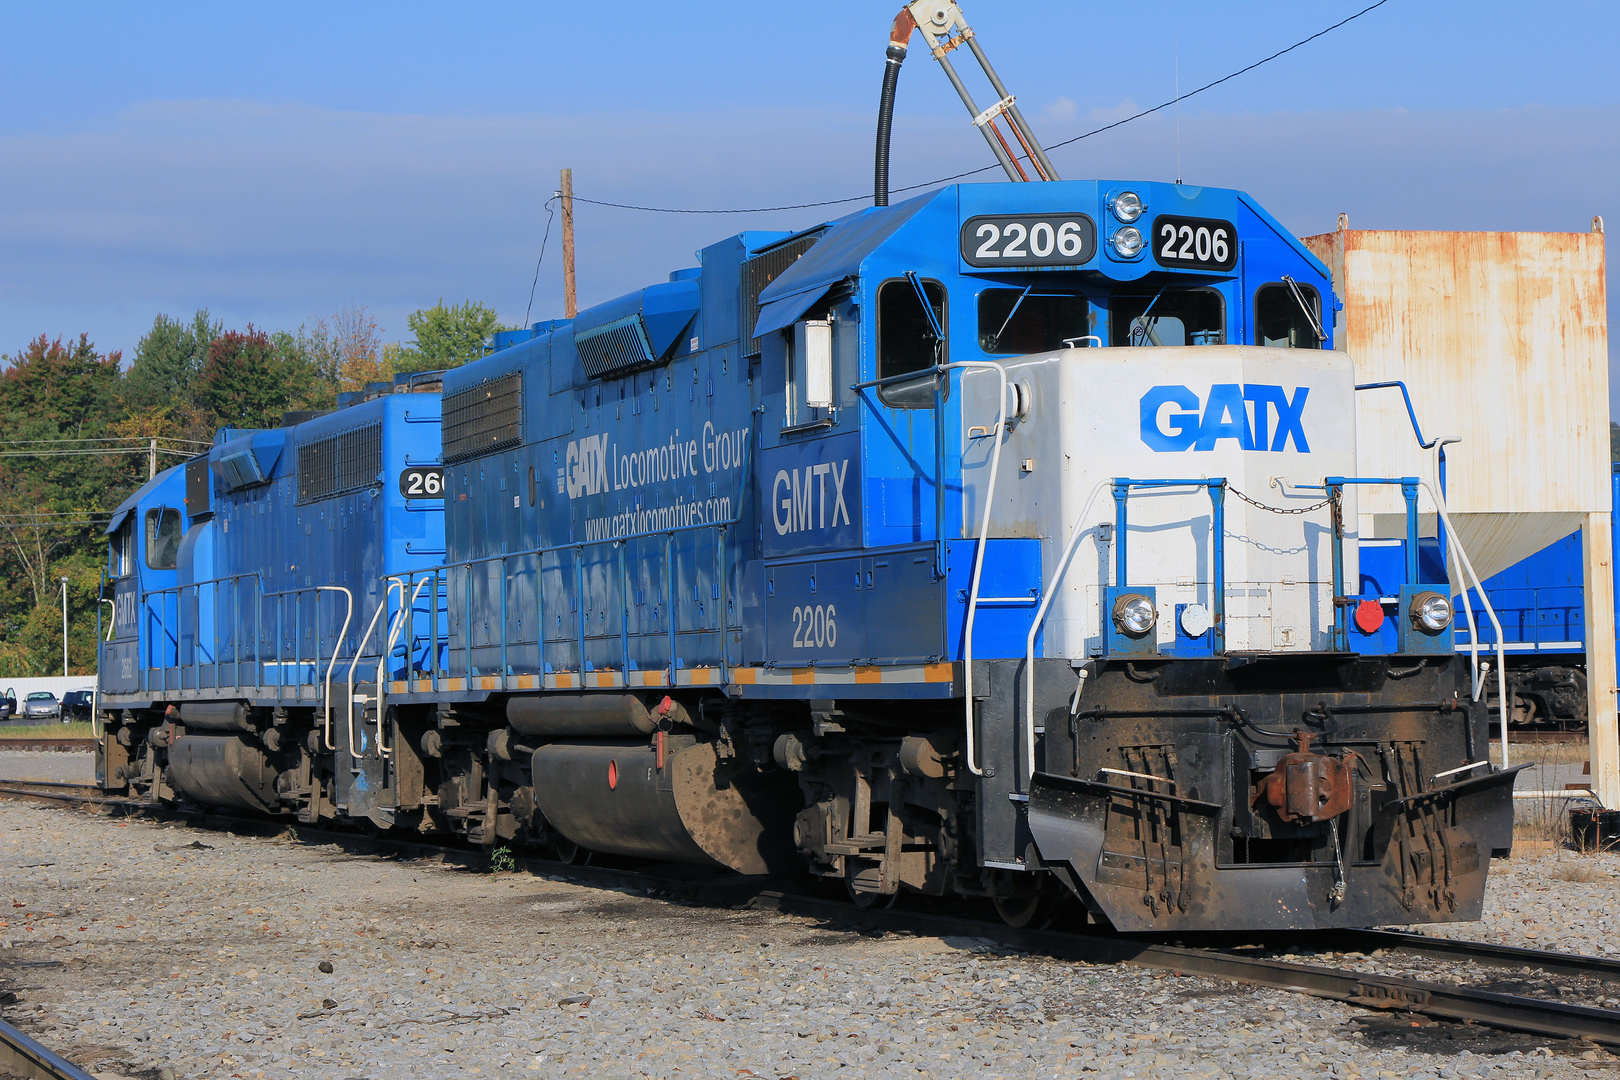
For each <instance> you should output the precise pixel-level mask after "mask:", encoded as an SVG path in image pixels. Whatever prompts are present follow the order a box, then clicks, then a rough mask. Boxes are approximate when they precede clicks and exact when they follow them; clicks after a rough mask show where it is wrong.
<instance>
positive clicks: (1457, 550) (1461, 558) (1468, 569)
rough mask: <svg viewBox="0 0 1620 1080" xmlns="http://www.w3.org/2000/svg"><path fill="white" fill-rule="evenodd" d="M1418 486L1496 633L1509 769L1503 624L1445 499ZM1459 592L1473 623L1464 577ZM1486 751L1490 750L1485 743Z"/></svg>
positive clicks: (1499, 698)
mask: <svg viewBox="0 0 1620 1080" xmlns="http://www.w3.org/2000/svg"><path fill="white" fill-rule="evenodd" d="M1418 483H1420V484H1421V485H1422V486H1423V489H1424V490H1425V491H1427V492H1428V493H1429V498H1431V499H1433V500H1434V508H1435V511H1436V513H1437V514H1438V515H1439V518H1440V523H1441V524H1442V525H1444V526H1445V531H1446V535H1447V536H1449V537H1450V539H1451V543H1450V545H1449V547H1450V549H1451V553H1452V554H1453V555H1455V556H1456V557H1457V563H1458V565H1460V566H1461V567H1462V569H1463V571H1464V572H1465V573H1467V575H1468V577H1470V578H1473V579H1474V588H1475V589H1477V590H1478V591H1479V606H1480V607H1481V608H1483V609H1484V611H1485V615H1486V616H1487V617H1488V618H1489V619H1490V620H1491V626H1492V627H1493V628H1494V629H1495V630H1496V707H1497V716H1498V720H1497V723H1498V725H1499V727H1500V728H1501V733H1502V768H1504V769H1506V768H1507V767H1508V719H1507V703H1508V697H1507V674H1506V670H1505V669H1506V668H1507V650H1506V648H1505V647H1504V645H1503V643H1502V637H1503V634H1502V623H1501V621H1500V620H1499V619H1497V617H1496V611H1495V609H1493V608H1492V607H1491V598H1490V597H1489V596H1487V595H1486V594H1485V584H1484V583H1483V582H1482V581H1480V579H1479V575H1478V574H1477V573H1475V572H1474V564H1473V563H1472V562H1470V561H1469V559H1468V552H1466V551H1464V550H1463V546H1462V541H1461V540H1460V539H1458V537H1457V530H1456V529H1455V528H1453V527H1452V524H1451V515H1450V514H1448V513H1447V512H1446V500H1445V498H1444V497H1443V496H1441V495H1440V494H1439V493H1438V492H1436V491H1435V490H1434V488H1433V487H1431V486H1429V482H1428V481H1427V480H1419V481H1418ZM1459 591H1460V592H1461V593H1462V598H1463V607H1464V608H1465V609H1467V610H1469V611H1470V615H1469V622H1470V623H1472V621H1473V615H1472V608H1471V605H1470V604H1469V602H1468V581H1467V579H1466V578H1465V579H1464V580H1463V582H1462V588H1461V589H1460V590H1459ZM1469 636H1470V637H1472V638H1473V639H1474V640H1475V641H1476V642H1477V641H1478V640H1479V635H1478V634H1470V635H1469ZM1478 649H1479V646H1478V645H1477V644H1476V645H1475V646H1474V652H1475V656H1476V659H1475V662H1474V664H1475V671H1478V670H1479V666H1478V660H1477V655H1478ZM1486 749H1489V744H1488V743H1487V746H1486Z"/></svg>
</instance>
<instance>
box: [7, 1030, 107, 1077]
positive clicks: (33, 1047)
mask: <svg viewBox="0 0 1620 1080" xmlns="http://www.w3.org/2000/svg"><path fill="white" fill-rule="evenodd" d="M0 1075H5V1076H15V1077H17V1078H18V1080H95V1078H94V1077H92V1076H91V1075H90V1074H89V1073H87V1072H85V1071H84V1070H83V1069H81V1068H79V1067H78V1066H77V1065H75V1064H73V1062H71V1061H69V1060H68V1059H67V1058H65V1057H63V1056H62V1055H61V1054H58V1053H56V1052H55V1051H53V1050H50V1049H49V1048H47V1047H45V1046H42V1045H40V1044H39V1043H37V1042H35V1041H34V1040H33V1039H31V1038H29V1037H28V1036H27V1035H24V1034H23V1033H22V1032H21V1031H18V1030H17V1029H16V1028H14V1027H12V1026H11V1025H10V1024H8V1023H6V1022H5V1021H4V1020H0Z"/></svg>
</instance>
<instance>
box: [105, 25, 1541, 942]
mask: <svg viewBox="0 0 1620 1080" xmlns="http://www.w3.org/2000/svg"><path fill="white" fill-rule="evenodd" d="M919 10H921V9H920V8H919ZM908 11H910V9H908ZM922 16H923V17H926V19H932V20H934V22H933V23H930V24H929V25H934V24H936V23H937V24H938V25H939V26H944V25H945V23H951V20H953V19H954V20H958V21H959V20H960V13H959V12H957V11H956V9H955V7H954V5H939V6H937V8H931V9H929V10H928V11H923V12H922ZM941 20H943V21H941ZM952 25H953V26H954V25H956V24H955V23H952ZM962 25H963V26H965V24H962ZM918 26H919V23H918V22H917V21H915V13H912V14H909V15H908V14H904V13H903V16H902V18H901V19H898V20H897V21H896V31H895V32H896V37H895V38H894V39H893V42H892V43H891V47H890V53H889V60H890V65H891V71H890V76H889V78H888V79H887V80H886V82H885V96H884V110H885V112H884V118H883V120H882V121H881V122H880V138H879V169H878V182H877V184H876V198H875V200H874V201H875V203H876V204H877V205H874V206H873V207H871V208H868V209H865V210H861V211H859V212H857V213H853V214H850V215H848V216H846V217H843V218H840V219H838V220H835V221H827V222H822V223H818V224H814V225H812V226H811V227H809V228H806V229H803V230H801V231H798V232H793V233H765V232H744V233H739V234H737V235H734V236H731V237H728V238H725V239H722V240H720V241H718V242H716V243H713V244H711V245H709V246H708V247H705V248H703V249H702V250H701V251H700V252H699V253H698V258H699V265H698V266H697V267H693V268H689V269H680V270H676V271H675V272H673V273H671V274H669V275H668V277H667V280H663V281H658V282H657V283H655V284H651V285H648V286H647V287H645V288H642V289H639V290H636V291H635V292H632V293H629V294H627V295H625V296H621V297H618V298H616V299H613V300H610V301H608V302H606V303H602V304H598V305H595V306H593V307H590V308H587V309H586V310H584V311H581V312H579V313H578V314H577V315H576V316H575V317H573V318H571V319H563V320H551V321H545V322H540V323H536V324H534V325H533V326H532V327H529V328H527V329H526V330H523V331H515V332H503V333H501V334H499V335H497V336H496V339H495V342H494V348H493V350H492V351H491V352H490V353H489V354H488V355H486V356H485V357H483V358H482V359H479V360H477V361H475V362H473V363H470V364H467V365H466V366H464V367H460V368H457V369H454V370H452V371H449V372H446V373H444V375H443V387H442V391H443V393H442V398H439V397H434V396H431V395H425V394H409V393H403V394H393V395H387V396H383V397H380V398H378V399H376V400H374V401H369V402H366V403H364V404H360V405H353V406H350V407H348V408H345V409H340V410H338V411H337V412H335V413H333V414H331V415H328V416H324V417H320V418H317V419H313V420H309V421H307V422H305V423H301V424H298V425H296V426H294V427H291V428H288V429H285V430H282V431H276V432H254V433H235V432H227V433H222V435H221V437H220V440H219V442H218V444H217V445H216V446H215V448H214V449H213V451H211V453H210V454H209V456H208V477H209V478H211V483H212V485H213V499H214V503H215V508H214V510H213V517H212V518H211V519H209V520H207V521H199V522H198V523H197V524H193V525H192V528H193V529H196V528H208V529H211V530H213V531H212V532H209V533H200V534H198V537H197V539H196V540H195V541H192V540H191V538H190V533H188V534H187V536H186V539H184V540H182V542H181V546H182V549H183V550H189V551H192V552H194V553H195V554H194V555H193V559H194V561H195V563H196V566H195V567H193V568H191V569H190V570H188V569H186V568H184V566H182V567H181V568H179V569H177V571H176V574H177V575H178V576H177V579H176V580H175V581H173V582H169V581H167V580H166V579H161V578H152V579H150V581H148V580H146V579H141V578H138V577H137V578H133V579H125V578H120V579H119V582H118V583H117V584H116V585H115V588H114V591H115V594H116V593H117V592H118V590H120V589H122V590H123V591H124V593H125V594H127V595H128V596H129V597H130V600H128V601H126V605H130V606H131V610H132V611H133V612H135V613H136V614H135V616H133V617H134V618H136V620H137V622H138V623H139V625H140V626H151V625H154V624H153V621H152V620H153V616H152V615H151V614H150V613H152V612H157V613H158V614H157V615H156V624H155V625H156V626H157V627H158V629H157V631H156V634H155V636H154V635H153V633H152V632H151V631H141V630H139V629H137V630H135V631H134V632H133V633H134V636H133V639H132V640H133V641H134V648H135V652H133V653H130V654H129V655H131V656H133V657H135V660H134V661H133V671H132V673H131V674H130V675H129V676H128V680H126V681H127V685H123V686H122V688H121V689H119V690H117V691H112V690H111V688H110V684H109V686H108V692H107V693H106V695H105V696H104V698H103V702H104V708H106V709H107V710H108V717H107V722H106V730H105V735H104V738H103V740H102V744H103V752H104V754H105V755H106V759H107V764H108V781H107V782H108V784H109V786H122V787H125V788H129V787H133V788H134V789H135V790H136V791H138V792H140V793H142V794H146V795H148V796H150V797H154V798H160V799H190V800H193V801H198V802H205V803H207V802H214V803H226V804H230V805H238V806H252V807H256V808H258V809H262V810H265V811H267V812H271V813H284V814H297V815H299V816H301V817H303V818H304V819H305V820H319V819H326V818H336V819H344V818H348V819H354V818H360V817H364V818H367V819H369V820H370V821H371V822H374V823H377V824H380V825H384V826H396V827H406V828H411V829H414V830H417V831H421V832H433V833H439V834H453V835H457V836H461V837H464V838H466V839H468V840H470V841H473V842H475V843H481V844H486V845H489V844H495V843H501V842H506V843H518V844H534V845H539V844H549V845H551V846H552V847H553V848H554V849H555V850H556V851H557V852H558V853H559V854H562V855H563V856H565V857H569V858H573V857H576V856H578V855H580V854H581V853H585V852H598V853H605V854H609V855H617V856H628V857H638V858H650V859H657V860H665V861H678V862H687V863H694V864H699V865H703V866H708V867H711V868H729V869H731V870H735V871H738V872H741V873H749V874H758V873H767V872H787V873H811V874H815V875H819V876H822V877H825V878H830V879H837V880H841V881H842V882H843V883H844V884H845V886H846V887H847V888H848V890H849V893H850V895H851V896H852V897H853V898H855V899H856V900H857V901H859V902H862V903H870V902H874V901H879V900H885V901H886V900H887V899H892V898H893V897H894V896H896V895H898V894H899V893H900V892H901V891H902V890H909V891H915V892H921V893H926V894H932V895H941V896H979V897H987V898H989V899H991V900H992V901H993V902H994V903H995V904H996V906H997V907H998V909H999V910H1000V911H1001V912H1002V914H1003V916H1004V917H1005V918H1007V919H1008V920H1009V921H1010V922H1013V923H1015V924H1024V923H1028V922H1031V921H1034V920H1037V919H1040V918H1043V917H1044V916H1045V914H1046V913H1048V912H1049V911H1051V910H1052V908H1053V905H1054V904H1056V903H1057V902H1058V901H1059V900H1061V899H1063V898H1065V897H1068V896H1073V897H1078V898H1079V900H1080V901H1081V902H1082V904H1083V912H1080V909H1072V910H1075V911H1077V912H1080V913H1078V914H1076V915H1075V916H1074V917H1075V918H1078V919H1084V918H1086V917H1095V918H1097V919H1100V920H1106V921H1107V922H1109V923H1110V924H1112V925H1113V926H1115V927H1116V928H1118V929H1121V930H1158V931H1163V930H1180V929H1221V928H1277V927H1328V926H1360V925H1381V924H1388V923H1420V922H1434V921H1452V920H1459V919H1471V918H1477V917H1478V915H1479V912H1480V910H1481V905H1482V902H1483V895H1484V882H1485V877H1486V873H1487V870H1488V867H1489V864H1490V861H1491V859H1492V858H1493V857H1494V856H1496V855H1497V854H1499V853H1501V852H1503V851H1504V850H1506V849H1507V848H1508V847H1509V846H1510V844H1511V821H1512V805H1511V789H1512V783H1513V777H1514V772H1513V771H1511V770H1509V771H1504V770H1498V769H1495V768H1493V767H1491V765H1490V763H1489V761H1488V760H1487V748H1488V740H1487V736H1486V719H1485V709H1484V705H1483V703H1482V702H1480V701H1478V700H1476V698H1475V696H1474V695H1473V694H1472V692H1471V689H1472V688H1471V677H1472V672H1471V671H1470V670H1469V667H1468V661H1467V659H1466V657H1459V655H1458V654H1457V651H1456V647H1455V641H1454V633H1453V629H1452V625H1451V623H1452V619H1451V609H1450V601H1449V594H1450V590H1449V588H1448V587H1444V586H1438V587H1437V586H1436V585H1434V584H1433V583H1431V582H1430V581H1429V580H1427V579H1426V578H1425V576H1424V573H1423V572H1422V568H1421V559H1420V558H1419V550H1418V509H1419V507H1418V502H1417V499H1418V483H1417V481H1416V480H1415V479H1413V478H1403V477H1364V476H1361V475H1359V474H1358V470H1357V468H1356V462H1357V456H1356V445H1355V437H1356V435H1355V433H1356V380H1355V376H1354V370H1353V365H1352V362H1351V360H1350V358H1348V357H1347V356H1345V355H1344V354H1343V353H1341V352H1337V351H1335V350H1334V349H1333V340H1332V333H1333V331H1332V326H1333V320H1332V318H1331V313H1330V312H1329V311H1328V310H1327V308H1326V304H1327V302H1328V300H1329V298H1330V297H1331V295H1332V294H1331V290H1330V288H1329V285H1330V282H1329V278H1328V272H1327V269H1326V267H1324V266H1323V265H1322V264H1321V263H1320V262H1319V261H1318V260H1317V259H1316V258H1315V257H1313V256H1312V255H1311V254H1310V253H1309V252H1308V251H1307V250H1306V249H1305V248H1304V247H1303V245H1301V244H1300V243H1299V241H1297V240H1296V239H1295V238H1293V237H1291V236H1290V235H1289V234H1288V232H1287V230H1286V229H1284V228H1283V227H1282V226H1281V225H1280V224H1278V223H1277V221H1276V220H1275V219H1274V218H1272V217H1271V216H1270V215H1269V214H1268V213H1266V211H1265V210H1264V209H1263V208H1262V207H1261V206H1260V205H1259V204H1258V203H1257V202H1256V201H1255V200H1254V199H1252V198H1251V197H1249V196H1248V195H1246V194H1244V193H1242V192H1238V191H1232V190H1226V189H1218V188H1201V187H1191V186H1183V185H1180V184H1169V183H1161V182H1152V181H1123V180H1121V181H1101V180H1096V181H1069V182H1064V181H1058V180H1055V179H1051V177H1052V175H1053V173H1052V169H1051V163H1050V162H1048V161H1046V160H1045V157H1044V154H1042V153H1040V152H1039V151H1033V150H1032V151H1031V152H1030V158H1031V160H1030V161H1029V162H1028V164H1029V167H1030V168H1031V169H1034V170H1035V171H1036V172H1037V173H1038V174H1039V175H1040V176H1041V177H1042V178H1043V179H1045V180H1046V181H1047V182H1043V183H1030V184H954V185H947V186H944V187H941V188H939V189H938V190H935V191H930V192H928V193H926V194H922V195H919V196H917V197H915V198H911V199H909V200H906V201H904V202H901V203H898V204H895V205H888V197H887V185H886V162H885V160H884V157H885V153H886V149H885V146H886V144H885V139H886V131H887V109H888V106H889V105H890V104H891V103H892V93H891V92H892V89H893V76H894V74H895V73H896V72H897V70H898V59H897V58H896V52H897V51H898V52H900V53H903V51H904V50H903V42H904V41H905V40H906V39H907V37H908V36H909V34H910V32H911V31H912V29H914V28H917V27H918ZM936 29H937V28H936ZM922 32H923V33H924V34H925V36H927V35H930V34H933V35H934V37H937V36H938V35H937V34H936V33H935V31H933V30H930V29H929V28H928V26H922ZM934 37H930V41H933V40H934ZM963 40H966V35H965V34H964V38H963ZM896 43H899V44H896ZM975 50H976V47H975ZM975 54H976V55H978V54H977V52H976V51H975ZM939 55H943V52H941V53H940V54H939ZM942 62H943V61H942ZM999 93H1000V91H999V89H998V94H999ZM1011 102H1012V98H1011V97H1006V99H1005V101H1003V102H1002V103H1001V104H1000V105H998V106H996V107H994V108H993V109H992V110H989V111H985V112H984V113H983V115H982V116H981V115H979V114H980V112H981V111H980V110H979V109H977V108H976V107H975V106H974V105H973V104H972V102H971V101H969V102H968V104H969V109H970V112H972V113H973V114H975V116H976V122H979V121H984V122H985V124H987V125H988V127H989V128H993V127H994V126H995V122H996V117H997V116H999V115H1002V114H1003V113H1005V115H1006V116H1007V117H1008V118H1009V119H1010V122H1012V123H1013V124H1014V127H1015V129H1018V130H1020V132H1022V133H1021V134H1020V135H1019V138H1021V139H1024V140H1025V142H1024V145H1026V146H1028V145H1030V143H1031V138H1030V137H1029V136H1028V134H1027V132H1023V131H1022V120H1021V118H1020V117H1019V116H1018V114H1017V112H1016V107H1015V106H1013V105H1012V104H1011ZM981 130H985V133H986V138H987V139H992V145H999V144H996V143H995V142H994V138H993V136H992V135H991V133H990V131H989V130H988V128H981ZM997 152H998V157H999V158H1001V159H1002V163H1003V166H1004V167H1005V168H1006V171H1007V172H1008V174H1009V176H1012V177H1015V178H1016V177H1018V176H1021V175H1023V165H1021V164H1020V163H1019V162H1018V161H1017V160H1014V159H1013V158H1012V157H1010V156H1008V155H1010V153H1011V151H1010V150H1007V149H1006V148H1005V146H1003V147H1002V149H999V150H998V151H997ZM406 389H409V387H406ZM441 406H442V419H441V411H440V407H441ZM430 412H431V415H432V419H431V420H429V419H428V417H429V413H430ZM413 425H416V426H413ZM372 430H376V431H378V432H380V436H379V437H378V439H376V440H373V441H372V442H366V441H365V440H366V439H369V438H371V436H370V435H367V434H366V433H367V432H369V431H372ZM345 440H347V441H345ZM323 447H324V448H327V449H322V448H323ZM344 448H347V449H344ZM306 451H307V452H308V454H309V455H310V456H309V457H307V458H306V456H305V454H306ZM412 483H415V484H417V485H418V490H417V494H423V493H425V492H427V491H428V489H429V488H431V489H432V494H433V495H434V496H436V497H437V501H433V502H423V501H420V500H413V499H412V498H411V497H410V496H411V492H410V490H409V489H410V485H411V484H412ZM306 484H310V485H314V487H315V489H317V490H315V491H314V492H313V493H312V494H309V495H308V496H307V497H306V493H305V492H304V487H303V486H304V485H306ZM1368 485H1382V486H1388V485H1393V486H1395V487H1397V488H1398V489H1400V490H1401V491H1402V492H1403V493H1404V495H1405V496H1406V499H1407V511H1408V512H1407V522H1408V528H1407V536H1406V539H1405V541H1403V542H1402V546H1401V547H1400V548H1399V549H1398V552H1397V557H1396V558H1395V559H1394V561H1393V562H1392V563H1387V564H1385V565H1381V564H1380V558H1381V557H1385V558H1387V556H1389V555H1390V553H1391V551H1392V550H1395V549H1390V548H1387V547H1376V546H1375V545H1367V548H1366V550H1365V551H1363V546H1362V545H1361V544H1360V543H1358V541H1357V538H1356V536H1355V535H1354V533H1353V531H1351V532H1347V530H1346V526H1345V522H1346V521H1350V522H1354V521H1355V520H1357V517H1356V506H1357V494H1358V492H1360V491H1361V490H1362V489H1363V488H1365V487H1366V486H1368ZM164 497H165V496H164V495H162V494H161V493H160V492H158V491H157V490H156V489H154V490H151V491H147V490H145V489H143V493H141V494H139V496H138V498H137V499H136V500H135V502H134V503H132V508H133V509H135V510H139V511H141V512H143V513H144V512H146V510H147V509H148V508H149V504H150V505H156V504H155V503H154V500H155V499H156V500H161V499H162V498H164ZM143 500H144V501H143ZM188 509H191V508H190V507H188ZM194 520H195V519H194ZM188 544H189V545H190V547H189V548H188V547H187V546H186V545H188ZM181 561H182V563H183V562H184V561H185V560H184V558H182V560H181ZM205 567H206V573H207V575H208V576H207V577H204V576H203V574H204V572H205V570H204V568H205ZM243 597H245V600H243V599H242V598H243ZM340 598H341V599H340ZM350 598H352V601H353V605H352V610H351V609H350V608H349V607H348V601H349V599H350ZM120 610H122V609H120ZM171 610H172V611H174V612H175V614H173V615H171V614H169V612H170V611H171ZM187 612H193V613H194V614H191V615H187V614H186V613H187ZM142 613H146V614H142ZM340 615H341V616H343V618H342V619H341V620H340ZM140 619H145V620H146V621H145V622H139V620H140ZM188 619H189V620H190V621H189V622H188V621H187V620H188ZM130 625H136V624H134V623H132V624H130ZM272 628H273V629H272ZM116 630H117V628H115V631H116ZM143 634H144V635H145V636H143ZM171 639H172V640H171ZM187 642H190V645H189V646H188V645H187V644H186V643H187ZM125 647H126V646H125V644H123V640H122V639H119V638H118V634H117V633H116V632H115V641H114V643H112V644H111V645H109V646H108V649H109V651H108V653H107V654H106V655H107V657H108V659H114V658H121V657H123V656H124V655H125V653H123V652H118V651H116V650H118V649H124V648H125ZM188 648H189V651H188ZM338 661H347V663H346V664H345V669H344V670H343V671H341V672H338V679H337V681H336V682H334V681H333V672H334V669H335V668H336V667H337V662H338ZM356 668H358V669H359V671H358V674H357V675H356V676H355V677H354V680H353V682H352V684H351V683H350V681H349V674H348V673H349V671H350V670H353V669H356ZM104 670H105V666H104Z"/></svg>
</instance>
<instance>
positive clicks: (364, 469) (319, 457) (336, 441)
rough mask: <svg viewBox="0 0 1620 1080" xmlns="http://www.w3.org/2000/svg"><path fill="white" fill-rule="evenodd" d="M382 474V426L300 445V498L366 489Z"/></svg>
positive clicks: (365, 428) (314, 499) (313, 499)
mask: <svg viewBox="0 0 1620 1080" xmlns="http://www.w3.org/2000/svg"><path fill="white" fill-rule="evenodd" d="M381 473H382V425H381V424H367V425H366V426H365V427H358V428H354V429H353V430H351V431H341V432H339V433H338V434H336V435H328V436H326V437H325V438H322V439H311V440H310V441H308V442H306V443H302V444H301V445H300V446H299V447H298V501H299V502H301V503H307V502H316V501H317V500H320V499H330V498H333V497H335V496H338V495H346V494H348V493H349V492H351V491H362V490H364V489H365V488H368V487H370V486H371V485H372V484H375V483H376V482H377V478H378V476H379V475H380V474H381Z"/></svg>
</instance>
